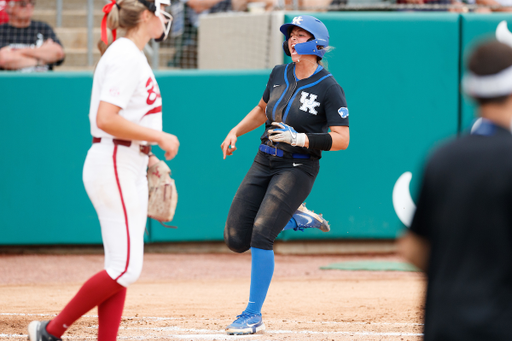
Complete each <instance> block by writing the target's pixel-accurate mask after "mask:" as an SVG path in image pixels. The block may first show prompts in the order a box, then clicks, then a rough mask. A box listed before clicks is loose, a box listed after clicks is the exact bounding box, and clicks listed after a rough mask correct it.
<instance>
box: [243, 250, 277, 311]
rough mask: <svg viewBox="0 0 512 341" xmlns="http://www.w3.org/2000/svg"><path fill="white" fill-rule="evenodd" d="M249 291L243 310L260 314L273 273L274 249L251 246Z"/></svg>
mask: <svg viewBox="0 0 512 341" xmlns="http://www.w3.org/2000/svg"><path fill="white" fill-rule="evenodd" d="M251 254H252V262H251V292H250V295H249V304H248V305H247V308H245V312H246V313H249V314H261V307H262V306H263V302H265V297H266V296H267V291H268V287H269V286H270V281H271V280H272V275H273V274H274V250H263V249H257V248H255V247H251Z"/></svg>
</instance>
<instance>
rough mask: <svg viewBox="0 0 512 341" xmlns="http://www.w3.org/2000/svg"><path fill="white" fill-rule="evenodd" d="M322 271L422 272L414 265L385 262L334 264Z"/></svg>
mask: <svg viewBox="0 0 512 341" xmlns="http://www.w3.org/2000/svg"><path fill="white" fill-rule="evenodd" d="M320 269H322V270H356V271H358V270H359V271H420V270H419V269H418V268H417V267H415V266H414V265H411V264H409V263H403V262H383V261H371V260H362V261H352V262H341V263H332V264H329V265H326V266H321V267H320Z"/></svg>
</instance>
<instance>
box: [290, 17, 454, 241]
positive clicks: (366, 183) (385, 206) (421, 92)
mask: <svg viewBox="0 0 512 341" xmlns="http://www.w3.org/2000/svg"><path fill="white" fill-rule="evenodd" d="M300 14H301V13H290V14H289V15H288V14H287V15H286V16H285V22H291V20H292V19H293V17H294V16H296V15H300ZM312 15H314V16H316V17H318V18H319V19H320V20H322V22H324V23H325V25H326V26H327V28H328V30H329V33H330V45H332V46H334V48H335V49H334V50H333V51H332V52H330V53H328V54H326V58H325V59H326V61H327V65H328V69H329V71H331V72H332V74H333V75H334V77H335V78H336V80H337V81H338V83H340V85H341V86H342V87H343V89H344V90H345V94H346V97H347V102H348V108H349V112H350V134H351V140H350V146H349V148H348V149H347V150H346V151H338V152H328V153H324V155H325V157H324V159H322V160H321V161H322V162H321V170H320V174H319V176H318V178H317V181H316V184H315V187H314V188H313V191H312V193H311V194H310V197H309V198H308V200H307V204H308V207H309V208H313V209H315V210H316V211H318V212H322V213H323V214H324V216H325V217H326V219H327V220H329V222H330V223H331V224H332V229H331V232H329V233H325V234H324V233H322V232H319V231H312V232H310V231H308V232H307V233H303V234H299V233H296V232H295V233H294V232H290V231H285V238H288V239H307V238H311V236H313V235H314V237H315V238H325V239H327V238H394V237H395V236H396V235H397V234H398V233H400V231H401V230H402V228H403V225H402V224H401V223H400V221H399V220H398V218H397V216H396V214H395V212H394V209H393V204H392V200H391V195H392V190H393V186H394V184H395V182H396V180H397V179H398V177H399V176H400V175H401V174H403V173H404V172H406V171H411V172H412V173H413V178H412V183H411V189H412V191H413V194H414V191H415V188H416V186H417V185H416V184H417V181H418V180H419V179H420V167H421V165H422V162H423V160H424V157H425V155H426V154H427V152H428V151H429V150H430V149H431V148H432V147H433V145H435V144H436V143H437V142H438V141H440V140H442V139H444V138H447V137H449V136H452V135H454V134H456V132H457V115H458V63H459V52H458V44H459V35H460V32H459V16H458V15H457V14H453V13H436V14H434V13H325V14H320V13H315V14H312ZM413 198H414V195H413Z"/></svg>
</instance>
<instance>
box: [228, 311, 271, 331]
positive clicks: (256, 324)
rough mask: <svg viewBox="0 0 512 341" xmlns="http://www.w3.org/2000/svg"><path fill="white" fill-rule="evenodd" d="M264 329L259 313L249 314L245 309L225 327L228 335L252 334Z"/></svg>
mask: <svg viewBox="0 0 512 341" xmlns="http://www.w3.org/2000/svg"><path fill="white" fill-rule="evenodd" d="M262 330H265V324H263V319H262V318H261V314H249V313H246V312H245V311H244V312H243V313H242V314H240V315H238V316H237V317H236V320H235V321H234V322H233V323H231V324H230V325H229V326H227V328H226V333H228V334H229V335H233V334H235V335H244V334H254V333H257V332H259V331H262Z"/></svg>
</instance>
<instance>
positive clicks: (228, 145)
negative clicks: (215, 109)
mask: <svg viewBox="0 0 512 341" xmlns="http://www.w3.org/2000/svg"><path fill="white" fill-rule="evenodd" d="M236 140H237V137H236V134H235V133H234V132H232V131H230V132H229V134H228V136H226V138H225V139H224V142H222V144H221V145H220V148H221V149H222V154H223V155H224V160H225V159H226V156H229V155H233V152H234V151H235V150H236V147H235V144H236Z"/></svg>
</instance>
